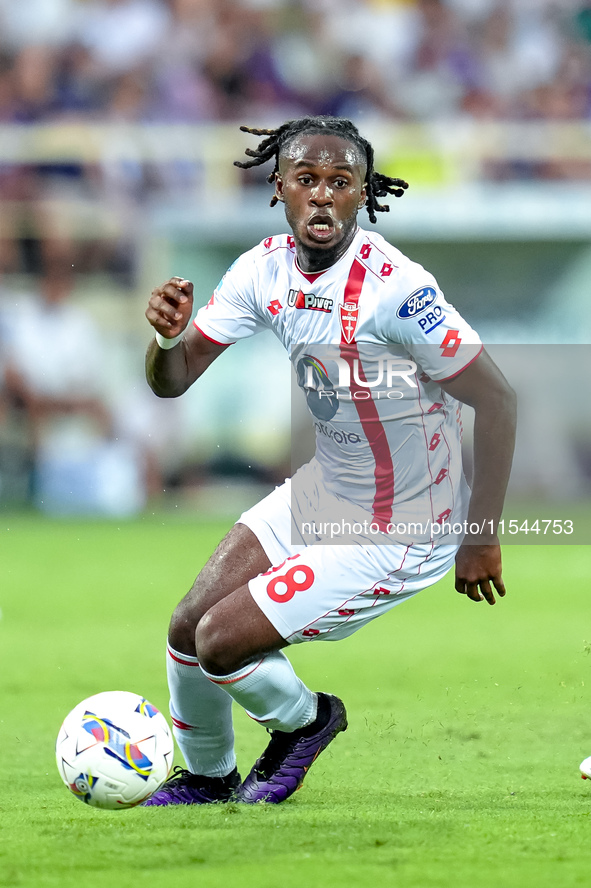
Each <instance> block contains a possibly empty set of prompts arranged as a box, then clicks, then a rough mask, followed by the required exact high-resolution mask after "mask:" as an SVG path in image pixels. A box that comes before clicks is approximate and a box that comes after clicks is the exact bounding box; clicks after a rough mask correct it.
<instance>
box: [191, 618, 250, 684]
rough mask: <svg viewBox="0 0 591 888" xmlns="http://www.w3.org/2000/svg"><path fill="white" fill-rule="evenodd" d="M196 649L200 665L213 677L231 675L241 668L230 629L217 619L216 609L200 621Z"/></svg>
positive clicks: (196, 633)
mask: <svg viewBox="0 0 591 888" xmlns="http://www.w3.org/2000/svg"><path fill="white" fill-rule="evenodd" d="M195 649H196V656H197V658H198V660H199V663H200V665H201V666H202V667H203V668H204V669H205V671H206V672H211V674H212V675H229V674H230V673H231V672H234V670H236V669H238V668H239V666H240V663H239V662H237V660H236V652H235V650H234V649H233V646H232V645H231V643H230V638H229V632H228V627H227V625H225V623H224V622H223V621H222V620H220V619H218V618H217V616H216V614H215V609H212V610H210V611H208V612H207V613H206V614H205V616H204V617H203V618H202V619H201V620H200V622H199V625H198V626H197V629H196V631H195Z"/></svg>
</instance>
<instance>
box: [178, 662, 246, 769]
mask: <svg viewBox="0 0 591 888" xmlns="http://www.w3.org/2000/svg"><path fill="white" fill-rule="evenodd" d="M166 671H167V675H168V687H169V690H170V714H171V717H172V730H173V734H174V736H175V738H176V742H177V743H178V745H179V749H180V750H181V752H182V754H183V756H184V759H185V762H186V763H187V767H188V769H189V771H191V772H192V773H193V774H204V775H206V776H207V777H225V776H226V774H229V773H230V771H232V770H233V769H234V768H235V767H236V755H235V752H234V731H233V729H232V697H231V696H230V695H229V694H227V693H226V692H225V690H224V689H223V687H218V686H217V685H215V684H212V682H211V681H209V680H208V679H207V678H206V677H205V675H204V673H203V671H202V670H201V667H200V666H199V662H198V660H197V658H196V657H190V656H188V655H187V654H180V653H178V651H175V650H173V648H171V647H170V645H168V648H167V653H166Z"/></svg>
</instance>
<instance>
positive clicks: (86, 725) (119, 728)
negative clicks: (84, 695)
mask: <svg viewBox="0 0 591 888" xmlns="http://www.w3.org/2000/svg"><path fill="white" fill-rule="evenodd" d="M55 754H56V759H57V767H58V771H59V772H60V777H61V778H62V780H63V781H64V783H65V784H66V786H67V787H68V789H69V790H70V792H72V793H73V794H74V795H75V796H76V798H77V799H80V801H81V802H85V803H86V804H87V805H92V807H93V808H107V809H110V810H118V809H120V808H133V807H134V806H135V805H139V804H140V803H141V802H143V801H145V799H147V798H149V797H150V796H151V795H152V793H154V792H156V790H157V789H159V788H160V787H161V786H162V784H163V783H164V781H165V780H166V778H167V777H168V775H169V774H170V769H171V768H172V760H173V755H174V751H173V740H172V734H171V732H170V728H169V727H168V724H167V722H166V719H165V718H164V716H163V715H162V713H161V712H159V710H158V709H156V707H155V706H152V704H151V703H149V702H148V701H147V700H146V699H145V698H144V697H142V696H141V695H140V694H133V693H131V692H129V691H103V693H101V694H95V695H94V696H93V697H89V698H88V699H87V700H83V701H82V703H79V704H78V706H75V707H74V709H72V711H71V712H70V713H69V714H68V715H67V716H66V718H65V719H64V723H63V724H62V726H61V728H60V731H59V734H58V737H57V742H56V748H55Z"/></svg>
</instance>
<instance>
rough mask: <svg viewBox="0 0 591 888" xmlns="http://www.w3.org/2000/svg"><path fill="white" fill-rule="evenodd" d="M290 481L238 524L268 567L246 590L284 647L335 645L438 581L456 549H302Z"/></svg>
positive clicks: (330, 546)
mask: <svg viewBox="0 0 591 888" xmlns="http://www.w3.org/2000/svg"><path fill="white" fill-rule="evenodd" d="M294 511H295V512H297V511H298V506H297V503H294V497H293V494H292V486H291V480H290V479H288V480H287V481H286V482H285V483H284V484H282V485H281V486H279V487H276V488H275V490H274V491H273V492H272V493H270V494H269V495H268V496H266V497H265V498H264V499H262V500H261V501H260V502H259V503H257V504H256V505H255V506H253V507H252V508H251V509H248V510H247V511H246V512H244V513H243V514H242V515H241V516H240V518H239V519H238V522H237V523H239V524H245V525H246V526H247V527H249V528H250V530H252V532H253V533H254V534H255V536H256V537H257V539H258V540H259V542H260V543H261V546H262V547H263V549H264V551H265V553H266V554H267V556H268V557H269V560H270V562H271V564H272V565H273V566H272V567H271V568H270V569H269V570H268V571H266V572H265V573H263V574H259V575H258V576H256V577H254V578H253V579H252V580H250V581H249V583H248V587H249V590H250V593H251V595H252V597H253V598H254V600H255V601H256V603H257V604H258V606H259V607H260V609H261V610H262V611H263V613H264V614H265V616H266V617H267V619H268V620H269V621H270V622H271V624H272V625H273V626H274V627H275V629H276V630H277V631H278V632H279V634H280V635H281V636H282V637H283V638H284V639H285V640H286V641H288V642H289V643H290V644H295V643H298V642H302V641H312V640H314V639H319V640H325V641H337V640H339V639H341V638H346V637H347V636H348V635H352V634H353V632H355V631H356V630H357V629H359V628H361V626H363V625H364V624H365V623H368V622H369V621H370V620H374V619H375V618H376V617H379V616H380V615H381V614H383V613H385V612H386V611H389V610H391V609H392V608H393V607H395V606H396V605H397V604H401V603H402V602H403V601H406V600H407V599H408V598H412V596H413V595H416V594H417V592H420V591H421V590H422V589H425V588H427V586H431V585H432V584H433V583H436V582H437V581H438V580H440V579H441V578H442V577H443V576H445V574H446V573H447V572H448V571H449V569H450V568H451V567H452V566H453V564H454V559H455V554H456V552H457V549H458V546H457V545H454V544H439V545H434V544H433V543H413V544H409V545H406V544H404V543H391V544H390V545H376V544H371V543H370V544H368V545H366V546H365V545H351V544H348V545H339V544H338V543H337V544H335V543H334V540H333V541H331V542H330V543H328V544H322V543H316V544H314V545H308V544H306V542H305V540H304V539H303V538H302V537H301V536H300V539H301V542H294V540H297V535H294V534H296V530H295V527H296V525H297V521H296V520H295V516H294Z"/></svg>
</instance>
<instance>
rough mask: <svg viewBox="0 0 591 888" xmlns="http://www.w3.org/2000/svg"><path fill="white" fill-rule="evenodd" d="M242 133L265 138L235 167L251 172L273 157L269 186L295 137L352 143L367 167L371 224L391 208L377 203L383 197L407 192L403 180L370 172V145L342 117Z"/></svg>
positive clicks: (244, 129)
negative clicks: (329, 137)
mask: <svg viewBox="0 0 591 888" xmlns="http://www.w3.org/2000/svg"><path fill="white" fill-rule="evenodd" d="M240 129H241V130H242V132H243V133H250V134H251V135H252V136H267V137H268V138H266V139H263V140H262V141H261V142H259V145H258V147H257V148H255V149H251V148H247V149H246V151H245V154H247V155H248V156H249V157H252V160H245V161H240V160H235V161H234V166H237V167H240V168H241V169H243V170H248V169H251V168H252V167H255V166H260V165H261V164H263V163H266V162H267V161H268V160H270V159H271V158H272V157H274V158H275V169H274V170H273V172H272V173H270V175H269V176H268V177H267V181H268V182H274V181H275V176H276V175H277V173H278V171H279V155H280V153H281V151H282V150H283V148H284V147H285V146H286V145H287V144H289V142H291V141H292V140H293V139H294V138H295V137H296V136H301V135H303V134H304V133H309V134H311V135H317V134H318V133H328V134H330V135H332V136H340V137H341V138H342V139H346V140H347V141H348V142H352V143H353V145H356V146H357V148H359V149H360V151H361V154H362V155H363V157H365V163H366V165H367V173H366V193H367V202H366V208H367V212H368V214H369V219H370V222H375V221H376V213H388V212H389V211H390V207H389V206H387V205H386V204H380V203H378V197H385V196H386V195H387V194H393V195H394V196H395V197H402V195H403V194H404V192H405V190H406V189H407V188H408V183H407V182H405V181H404V179H391V178H390V176H385V175H383V173H378V172H376V171H375V170H374V168H373V162H374V151H373V147H372V146H371V144H370V143H369V142H368V141H367V139H364V138H363V136H362V135H361V133H360V132H359V130H358V129H357V127H356V126H355V124H354V123H352V122H351V121H350V120H347V119H346V118H344V117H300V118H298V119H296V120H288V121H287V122H286V123H284V124H282V125H281V126H280V127H278V128H277V129H273V130H270V129H254V128H252V127H249V126H241V127H240ZM276 203H277V197H275V196H273V199H272V200H271V206H272V207H274V206H275V204H276Z"/></svg>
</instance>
